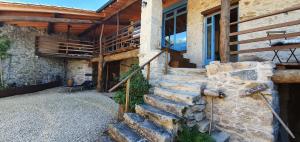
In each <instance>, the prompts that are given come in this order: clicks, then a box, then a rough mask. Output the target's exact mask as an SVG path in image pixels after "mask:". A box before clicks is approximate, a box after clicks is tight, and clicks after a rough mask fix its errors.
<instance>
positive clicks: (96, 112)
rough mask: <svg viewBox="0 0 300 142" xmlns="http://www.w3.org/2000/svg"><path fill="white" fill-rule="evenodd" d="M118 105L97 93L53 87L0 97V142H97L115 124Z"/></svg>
mask: <svg viewBox="0 0 300 142" xmlns="http://www.w3.org/2000/svg"><path fill="white" fill-rule="evenodd" d="M117 111H118V105H117V104H116V103H115V102H114V101H113V100H111V99H110V98H108V97H106V96H104V95H101V94H99V93H97V92H96V91H94V90H93V91H83V92H75V93H65V92H64V91H63V88H54V89H49V90H45V91H41V92H37V93H32V94H26V95H21V96H13V97H8V98H0V142H11V141H13V142H29V141H30V142H54V141H57V142H73V141H76V142H77V141H80V142H91V141H92V142H94V141H101V140H100V137H101V135H102V133H103V132H104V131H105V130H106V128H107V127H108V124H109V123H113V122H115V121H116V117H117Z"/></svg>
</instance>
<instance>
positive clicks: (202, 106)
mask: <svg viewBox="0 0 300 142" xmlns="http://www.w3.org/2000/svg"><path fill="white" fill-rule="evenodd" d="M190 109H191V111H192V112H196V111H203V110H204V109H205V105H194V106H192V107H191V108H190Z"/></svg>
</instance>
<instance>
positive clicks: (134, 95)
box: [114, 65, 151, 111]
mask: <svg viewBox="0 0 300 142" xmlns="http://www.w3.org/2000/svg"><path fill="white" fill-rule="evenodd" d="M138 68H139V66H138V65H133V66H132V67H131V69H130V70H129V71H128V72H126V73H124V74H122V75H121V77H120V81H121V80H122V79H124V78H125V77H127V76H128V75H129V74H131V73H132V72H133V71H135V70H136V69H138ZM150 87H151V86H150V84H149V83H148V81H147V80H146V79H145V78H144V76H143V74H142V71H139V72H138V73H136V74H135V75H134V76H133V77H132V78H131V80H130V91H129V95H130V101H129V109H130V111H134V107H135V105H136V104H142V103H144V100H143V96H144V94H147V93H148V92H149V89H150ZM125 95H126V83H124V84H123V85H122V86H121V87H120V89H119V90H118V91H117V92H116V93H115V95H114V100H115V101H116V102H117V103H119V104H123V105H125Z"/></svg>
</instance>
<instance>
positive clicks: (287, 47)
mask: <svg viewBox="0 0 300 142" xmlns="http://www.w3.org/2000/svg"><path fill="white" fill-rule="evenodd" d="M296 10H300V5H296V6H294V7H291V8H286V9H283V10H280V11H275V12H272V13H268V14H264V15H260V16H257V17H253V18H249V19H244V20H241V21H238V22H234V23H231V24H230V25H237V24H241V23H245V22H250V21H254V20H260V19H262V18H266V17H270V16H275V15H279V14H285V13H288V12H291V11H296ZM299 18H300V17H298V19H299ZM296 25H300V20H294V21H287V22H284V23H279V24H272V25H267V26H262V27H257V28H252V29H247V30H243V31H238V32H233V33H230V34H229V36H230V37H234V36H240V35H245V34H251V33H256V32H261V31H267V30H273V29H280V28H287V27H291V26H296ZM277 32H278V31H277ZM266 35H267V36H265V37H257V38H252V39H243V40H240V41H232V42H230V46H233V45H242V44H249V43H255V42H263V41H269V42H270V41H271V40H278V39H282V40H285V39H287V38H291V37H299V36H300V32H299V31H298V32H291V33H285V34H274V35H269V34H266ZM296 48H300V43H294V44H286V45H274V46H269V47H260V48H252V49H241V50H238V51H231V52H230V54H231V55H238V54H243V53H253V52H264V51H274V52H275V55H276V52H278V51H280V50H287V51H292V50H295V49H296ZM278 58H279V57H278ZM273 59H274V58H273ZM296 60H297V59H296ZM280 62H281V61H280ZM297 62H298V60H297Z"/></svg>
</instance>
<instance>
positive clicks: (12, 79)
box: [0, 25, 92, 86]
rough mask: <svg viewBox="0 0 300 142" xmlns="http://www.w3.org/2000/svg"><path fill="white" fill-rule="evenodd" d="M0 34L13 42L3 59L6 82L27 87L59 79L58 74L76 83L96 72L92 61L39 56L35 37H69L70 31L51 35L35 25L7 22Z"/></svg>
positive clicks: (63, 79) (0, 28) (61, 77)
mask: <svg viewBox="0 0 300 142" xmlns="http://www.w3.org/2000/svg"><path fill="white" fill-rule="evenodd" d="M0 36H7V37H8V38H9V40H10V42H11V44H10V46H11V47H10V49H9V51H8V54H9V55H10V56H9V57H8V58H6V59H5V60H4V61H3V65H2V67H3V69H4V70H3V75H4V83H5V84H6V85H13V84H15V85H16V86H26V85H36V84H43V83H49V82H52V81H55V80H56V79H57V77H59V78H60V79H61V81H62V82H63V83H64V82H65V80H67V79H74V81H75V83H76V84H81V83H83V81H84V80H85V74H87V73H90V74H91V73H92V69H91V66H89V61H86V60H78V59H77V60H76V59H75V60H65V59H63V58H55V57H43V56H38V55H36V47H35V41H36V40H35V37H36V36H49V37H59V38H61V39H64V38H66V34H52V35H48V34H47V32H46V31H44V30H38V29H36V28H32V27H17V26H13V25H3V26H2V27H0Z"/></svg>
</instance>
